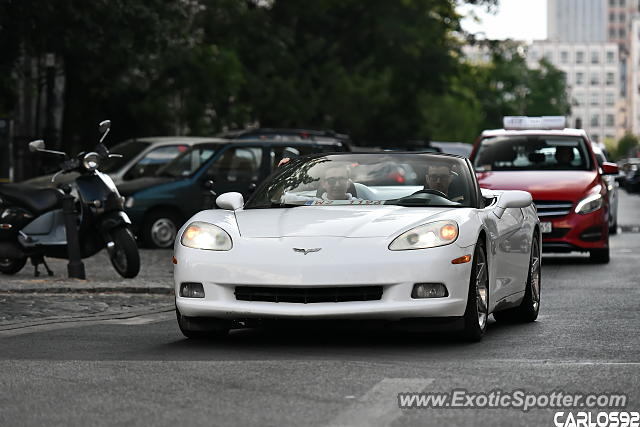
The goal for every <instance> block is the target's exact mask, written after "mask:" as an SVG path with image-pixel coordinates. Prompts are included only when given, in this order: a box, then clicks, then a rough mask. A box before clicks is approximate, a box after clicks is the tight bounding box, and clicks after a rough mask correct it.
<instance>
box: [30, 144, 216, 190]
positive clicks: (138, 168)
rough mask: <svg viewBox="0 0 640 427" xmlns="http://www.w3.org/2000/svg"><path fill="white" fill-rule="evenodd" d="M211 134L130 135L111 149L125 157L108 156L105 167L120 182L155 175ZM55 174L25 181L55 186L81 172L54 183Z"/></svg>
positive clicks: (69, 181) (66, 182)
mask: <svg viewBox="0 0 640 427" xmlns="http://www.w3.org/2000/svg"><path fill="white" fill-rule="evenodd" d="M210 140H211V138H208V137H189V136H154V137H144V138H135V139H128V140H126V141H123V142H121V143H119V144H116V145H114V146H113V147H111V148H110V149H109V150H110V151H111V153H114V154H120V155H122V157H119V158H111V159H109V160H107V161H106V162H105V163H104V165H103V166H102V168H101V171H102V172H103V173H106V174H107V175H109V176H110V177H111V179H112V180H113V182H114V183H115V184H116V185H118V184H120V183H122V182H125V181H131V180H134V179H137V178H142V177H146V176H153V175H154V173H155V172H156V171H157V170H158V169H159V168H161V167H162V166H164V165H166V164H167V163H169V162H170V161H171V160H173V159H175V158H176V157H178V155H180V154H181V153H183V152H184V151H186V150H187V149H188V148H189V147H190V146H192V145H193V144H197V143H201V142H206V141H210ZM52 177H53V174H49V175H43V176H38V177H35V178H31V179H28V180H26V181H24V183H25V184H28V185H31V186H35V187H51V186H57V185H61V184H69V183H72V182H74V180H75V179H76V178H77V177H78V173H76V172H71V173H68V174H65V175H63V176H60V177H58V178H56V182H55V184H52V182H51V178H52Z"/></svg>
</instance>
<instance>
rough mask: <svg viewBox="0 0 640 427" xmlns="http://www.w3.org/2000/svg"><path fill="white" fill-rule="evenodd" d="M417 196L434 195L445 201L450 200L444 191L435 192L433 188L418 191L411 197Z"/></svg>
mask: <svg viewBox="0 0 640 427" xmlns="http://www.w3.org/2000/svg"><path fill="white" fill-rule="evenodd" d="M416 194H433V195H436V196H440V197H444V198H445V199H448V197H447V195H446V194H444V193H443V192H442V191H438V190H433V189H431V188H423V189H422V190H418V191H416V192H415V193H413V194H412V195H411V196H415V195H416Z"/></svg>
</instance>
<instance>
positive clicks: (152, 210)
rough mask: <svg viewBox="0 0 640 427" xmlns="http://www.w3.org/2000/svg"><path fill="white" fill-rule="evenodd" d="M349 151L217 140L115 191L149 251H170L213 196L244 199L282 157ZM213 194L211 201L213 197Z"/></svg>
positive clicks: (313, 142) (310, 144)
mask: <svg viewBox="0 0 640 427" xmlns="http://www.w3.org/2000/svg"><path fill="white" fill-rule="evenodd" d="M340 151H349V148H348V146H347V145H345V144H343V143H342V142H341V141H339V140H337V139H334V138H327V139H324V138H322V139H294V140H284V139H277V140H273V139H248V140H244V139H242V140H228V139H217V140H213V141H211V142H207V143H202V144H194V145H193V146H191V147H190V148H189V149H188V150H187V151H185V152H184V153H182V154H181V155H180V156H178V157H177V158H175V159H174V160H173V161H171V162H170V163H168V164H167V165H165V166H164V167H162V168H161V169H159V170H158V171H157V172H156V174H155V176H153V177H146V178H141V179H137V180H133V181H129V182H127V183H124V184H122V185H120V186H119V187H118V189H119V190H120V193H121V194H122V195H123V196H125V197H126V201H125V209H126V212H127V214H129V217H130V218H131V221H132V222H133V227H134V231H135V232H136V233H137V234H138V236H139V237H141V238H142V240H143V242H144V243H145V244H146V245H147V246H149V247H155V248H169V247H171V246H172V245H173V241H174V240H175V237H176V233H177V231H178V229H179V228H180V226H181V225H182V224H183V223H184V221H186V220H187V219H188V218H190V217H191V216H193V214H195V213H196V212H198V211H201V210H203V209H211V208H213V207H214V198H215V195H217V194H222V193H226V192H229V191H237V192H240V193H242V194H243V196H244V197H245V200H246V198H247V197H248V195H249V193H250V192H251V191H252V190H253V189H254V188H255V187H256V186H257V185H258V184H259V183H260V182H261V181H262V180H263V179H264V178H265V177H266V176H268V175H269V174H270V173H271V172H272V171H273V170H274V169H275V168H276V167H277V165H278V162H279V161H280V160H281V159H282V158H284V157H290V158H291V157H297V156H301V155H305V154H311V153H328V152H340ZM214 194H215V195H214Z"/></svg>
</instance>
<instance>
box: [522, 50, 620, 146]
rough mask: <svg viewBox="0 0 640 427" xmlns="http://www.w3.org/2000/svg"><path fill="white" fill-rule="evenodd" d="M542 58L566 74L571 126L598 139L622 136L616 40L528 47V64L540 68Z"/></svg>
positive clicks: (602, 140) (601, 140)
mask: <svg viewBox="0 0 640 427" xmlns="http://www.w3.org/2000/svg"><path fill="white" fill-rule="evenodd" d="M542 58H545V59H546V60H547V61H549V62H550V63H552V64H553V65H554V66H555V67H556V68H558V69H560V70H562V71H563V72H564V73H565V75H566V80H567V88H568V91H569V97H570V99H571V105H572V106H571V116H570V117H569V124H570V126H571V127H576V128H582V129H585V131H586V132H587V133H588V134H589V135H590V136H591V138H592V139H593V140H594V141H598V142H604V140H605V139H617V138H620V137H621V136H622V135H623V133H624V129H623V127H622V123H620V117H619V107H620V96H619V95H620V91H619V85H620V67H619V55H618V45H617V44H616V43H608V42H598V43H596V42H589V43H584V42H583V43H578V42H558V41H550V40H544V41H535V42H533V43H532V44H531V46H530V47H529V49H528V52H527V64H528V66H529V67H532V68H535V67H538V66H539V64H540V60H541V59H542Z"/></svg>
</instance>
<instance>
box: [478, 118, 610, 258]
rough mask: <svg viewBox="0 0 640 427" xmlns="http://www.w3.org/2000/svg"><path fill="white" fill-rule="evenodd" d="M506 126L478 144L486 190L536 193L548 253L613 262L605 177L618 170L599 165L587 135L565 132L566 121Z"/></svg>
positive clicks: (514, 122)
mask: <svg viewBox="0 0 640 427" xmlns="http://www.w3.org/2000/svg"><path fill="white" fill-rule="evenodd" d="M504 125H505V128H504V129H496V130H486V131H484V132H482V134H481V135H480V137H479V138H478V140H477V141H476V143H475V145H474V148H473V152H472V153H471V157H470V159H471V162H472V163H473V165H474V167H475V170H476V175H477V177H478V182H479V183H480V186H481V187H483V188H488V189H495V190H525V191H528V192H530V193H531V195H532V196H533V200H534V202H535V204H536V206H537V209H538V217H539V218H540V225H541V231H542V239H543V240H542V248H543V250H544V251H547V252H572V251H580V252H589V254H590V258H591V261H592V262H596V263H607V262H609V197H608V196H609V195H608V193H607V192H608V188H607V184H606V182H605V181H604V180H603V175H614V174H617V173H618V167H617V165H616V164H615V163H608V162H604V163H603V164H602V166H598V163H597V160H596V157H595V155H594V153H593V150H592V148H591V141H590V140H589V137H588V136H587V133H586V132H585V131H584V130H582V129H567V128H565V127H564V126H565V119H564V117H505V118H504Z"/></svg>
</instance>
